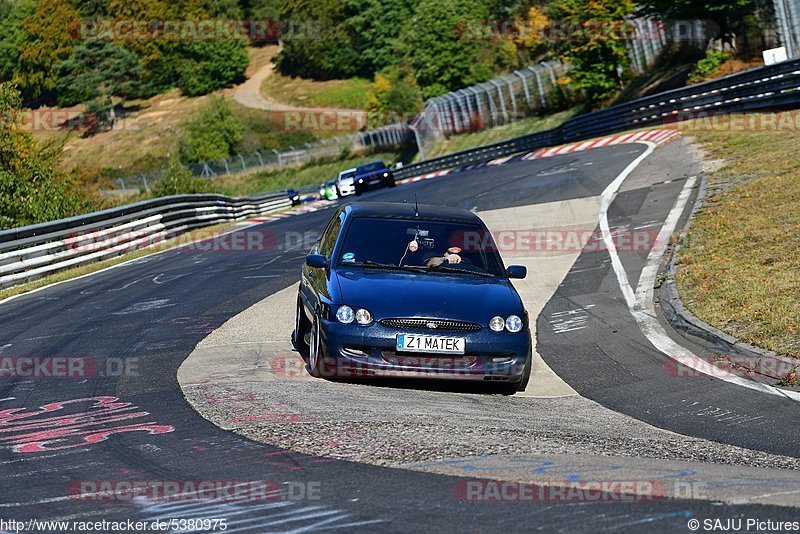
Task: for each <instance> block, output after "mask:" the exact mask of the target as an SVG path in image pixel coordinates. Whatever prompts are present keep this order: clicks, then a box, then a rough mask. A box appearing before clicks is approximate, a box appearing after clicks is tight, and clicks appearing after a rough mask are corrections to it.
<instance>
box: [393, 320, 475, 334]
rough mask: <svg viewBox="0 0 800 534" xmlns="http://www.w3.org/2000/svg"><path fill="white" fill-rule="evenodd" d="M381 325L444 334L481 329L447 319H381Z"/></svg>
mask: <svg viewBox="0 0 800 534" xmlns="http://www.w3.org/2000/svg"><path fill="white" fill-rule="evenodd" d="M381 324H383V325H385V326H391V327H394V328H413V329H415V330H441V331H445V332H474V331H476V330H480V329H481V325H479V324H475V323H467V322H465V321H450V320H447V319H417V318H407V319H383V320H382V321H381Z"/></svg>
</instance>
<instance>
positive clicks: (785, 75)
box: [395, 59, 800, 179]
mask: <svg viewBox="0 0 800 534" xmlns="http://www.w3.org/2000/svg"><path fill="white" fill-rule="evenodd" d="M798 107H800V59H793V60H789V61H784V62H781V63H776V64H774V65H769V66H766V67H759V68H756V69H751V70H748V71H744V72H740V73H737V74H731V75H728V76H725V77H723V78H719V79H716V80H712V81H709V82H705V83H700V84H696V85H691V86H689V87H684V88H681V89H674V90H672V91H666V92H663V93H658V94H656V95H652V96H649V97H645V98H639V99H636V100H632V101H630V102H625V103H623V104H618V105H615V106H610V107H607V108H605V109H601V110H599V111H594V112H591V113H586V114H584V115H579V116H577V117H573V118H571V119H569V120H567V121H566V122H565V123H564V124H563V125H561V126H559V127H558V128H554V129H552V130H546V131H543V132H537V133H534V134H530V135H524V136H521V137H516V138H514V139H509V140H508V141H502V142H499V143H494V144H492V145H486V146H482V147H479V148H473V149H470V150H464V151H461V152H456V153H454V154H448V155H446V156H440V157H438V158H433V159H430V160H426V161H422V162H419V163H413V164H410V165H406V166H404V167H403V168H402V169H399V170H398V171H397V172H396V173H395V177H396V178H397V179H402V178H410V177H412V176H418V175H420V174H427V173H429V172H434V171H438V170H443V169H449V168H453V167H458V166H461V165H469V164H473V163H482V162H484V161H489V160H492V159H495V158H499V157H503V156H509V155H513V154H516V153H519V152H525V151H529V150H535V149H537V148H544V147H547V146H554V145H559V144H563V143H571V142H574V141H582V140H585V139H591V138H593V137H597V136H600V135H607V134H612V133H617V132H621V131H624V130H631V129H636V128H643V127H646V126H653V125H665V124H672V123H675V122H677V121H679V120H681V119H687V118H691V117H693V116H697V115H698V114H701V113H713V112H728V113H734V112H748V111H749V112H752V111H765V110H779V109H793V108H798Z"/></svg>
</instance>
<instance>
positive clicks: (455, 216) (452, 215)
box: [344, 202, 482, 224]
mask: <svg viewBox="0 0 800 534" xmlns="http://www.w3.org/2000/svg"><path fill="white" fill-rule="evenodd" d="M344 209H345V211H346V212H347V213H348V214H349V216H350V217H356V218H364V217H372V218H384V219H413V218H414V204H413V203H410V202H409V203H404V202H354V203H352V204H346V205H345V206H344ZM419 218H420V220H439V221H454V222H468V223H479V224H482V221H481V219H480V217H478V216H477V215H475V214H474V213H472V212H471V211H468V210H464V209H460V208H449V207H446V206H433V205H430V204H420V205H419Z"/></svg>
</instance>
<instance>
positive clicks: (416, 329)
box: [292, 202, 531, 393]
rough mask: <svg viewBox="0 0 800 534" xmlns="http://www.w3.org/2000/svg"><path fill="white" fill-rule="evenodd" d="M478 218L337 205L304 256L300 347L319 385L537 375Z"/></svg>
mask: <svg viewBox="0 0 800 534" xmlns="http://www.w3.org/2000/svg"><path fill="white" fill-rule="evenodd" d="M525 276H526V268H525V267H524V266H509V267H508V268H506V267H504V265H503V261H502V259H501V258H500V255H499V254H498V252H497V247H496V246H495V243H494V240H493V239H492V236H491V234H490V232H489V230H488V229H487V228H486V225H485V224H484V223H483V221H481V219H480V218H479V217H478V216H477V215H475V214H474V213H472V212H469V211H466V210H461V209H453V208H444V207H438V206H427V205H421V206H418V207H417V206H414V205H411V204H405V203H385V202H369V203H355V204H345V205H343V206H340V207H339V208H338V209H337V210H336V212H335V213H334V215H333V217H332V218H331V220H330V222H329V223H328V225H327V227H326V229H325V231H324V232H323V234H322V236H321V237H320V239H319V240H318V241H317V242H316V244H315V245H314V246H313V248H312V249H311V251H310V253H309V254H308V256H307V257H306V263H305V265H304V267H303V269H302V275H301V280H300V289H299V292H298V295H297V312H296V318H295V329H294V332H293V335H292V339H293V342H294V345H295V347H296V348H297V349H298V350H299V351H300V352H301V353H307V354H308V359H307V367H308V370H309V373H311V374H312V375H314V376H317V377H327V378H341V377H394V378H436V379H454V380H473V381H483V382H493V383H496V385H497V387H498V388H499V389H501V390H503V392H505V393H513V392H514V391H522V390H524V389H525V387H526V386H527V384H528V379H529V377H530V372H531V337H530V328H529V319H528V314H527V312H526V311H525V308H524V307H523V305H522V300H521V299H520V297H519V295H518V294H517V291H516V290H515V289H514V286H513V285H512V284H511V282H510V280H509V279H511V278H524V277H525Z"/></svg>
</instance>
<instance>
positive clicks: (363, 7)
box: [344, 0, 418, 77]
mask: <svg viewBox="0 0 800 534" xmlns="http://www.w3.org/2000/svg"><path fill="white" fill-rule="evenodd" d="M417 2H418V0H344V6H345V7H344V13H345V16H346V17H347V18H346V21H345V23H344V25H345V27H346V28H347V33H348V35H350V36H352V46H353V50H354V51H355V53H356V57H357V58H358V64H357V67H356V69H355V70H356V74H358V75H360V76H365V77H371V76H372V75H373V74H374V73H376V72H378V71H379V70H381V69H383V68H385V67H388V66H390V65H394V64H395V63H397V60H398V58H397V46H396V45H397V37H398V35H399V34H400V30H401V28H403V26H404V25H405V24H406V23H407V22H408V19H410V18H411V15H412V14H413V13H414V9H415V8H416V6H417Z"/></svg>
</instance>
